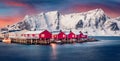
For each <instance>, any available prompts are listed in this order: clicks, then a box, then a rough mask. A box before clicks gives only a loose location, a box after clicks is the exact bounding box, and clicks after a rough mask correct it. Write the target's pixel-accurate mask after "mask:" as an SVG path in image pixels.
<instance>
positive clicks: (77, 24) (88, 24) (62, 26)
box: [8, 9, 120, 36]
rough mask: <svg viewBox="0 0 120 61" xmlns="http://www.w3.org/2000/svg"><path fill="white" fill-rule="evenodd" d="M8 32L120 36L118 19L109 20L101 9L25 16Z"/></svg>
mask: <svg viewBox="0 0 120 61" xmlns="http://www.w3.org/2000/svg"><path fill="white" fill-rule="evenodd" d="M8 29H9V30H24V29H26V30H38V31H39V30H43V29H47V30H49V31H54V30H73V31H74V32H75V33H79V31H82V32H84V33H85V34H87V35H90V36H120V17H118V18H114V19H111V18H110V17H108V16H107V15H106V14H105V13H104V11H103V10H102V9H95V10H91V11H88V12H82V13H71V14H65V15H62V14H60V13H59V12H58V11H51V12H46V13H40V14H36V15H26V16H25V18H24V19H23V20H22V21H21V22H18V23H16V24H14V25H11V26H9V27H8Z"/></svg>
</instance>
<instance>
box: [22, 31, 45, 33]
mask: <svg viewBox="0 0 120 61" xmlns="http://www.w3.org/2000/svg"><path fill="white" fill-rule="evenodd" d="M41 32H43V31H27V32H25V33H24V34H40V33H41Z"/></svg>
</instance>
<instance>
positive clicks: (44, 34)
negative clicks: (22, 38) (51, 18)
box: [39, 30, 52, 39]
mask: <svg viewBox="0 0 120 61" xmlns="http://www.w3.org/2000/svg"><path fill="white" fill-rule="evenodd" d="M39 38H42V39H51V38H52V34H51V33H50V32H49V31H47V30H45V31H43V32H41V33H40V34H39Z"/></svg>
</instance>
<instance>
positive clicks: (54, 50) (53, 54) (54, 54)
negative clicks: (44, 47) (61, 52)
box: [51, 43, 57, 60]
mask: <svg viewBox="0 0 120 61" xmlns="http://www.w3.org/2000/svg"><path fill="white" fill-rule="evenodd" d="M51 47H52V53H51V56H52V60H56V59H57V51H56V47H57V45H56V44H54V43H52V44H51Z"/></svg>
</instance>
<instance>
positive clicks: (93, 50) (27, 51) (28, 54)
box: [0, 36, 120, 61]
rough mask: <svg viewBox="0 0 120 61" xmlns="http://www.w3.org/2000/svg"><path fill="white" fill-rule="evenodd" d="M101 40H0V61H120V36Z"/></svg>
mask: <svg viewBox="0 0 120 61" xmlns="http://www.w3.org/2000/svg"><path fill="white" fill-rule="evenodd" d="M95 38H97V39H99V40H101V41H97V42H87V43H78V44H65V45H55V44H52V45H51V46H41V45H20V44H5V43H1V42H0V61H120V37H102V36H101V37H95Z"/></svg>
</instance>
